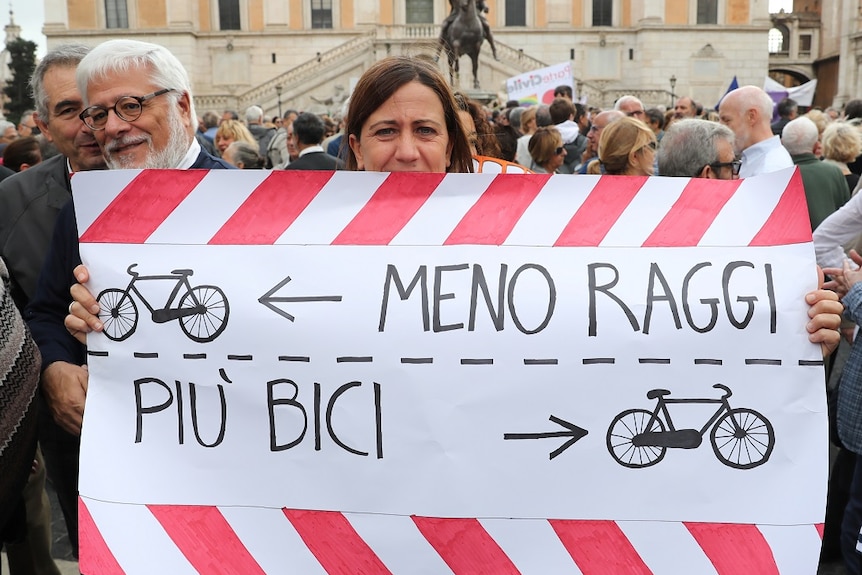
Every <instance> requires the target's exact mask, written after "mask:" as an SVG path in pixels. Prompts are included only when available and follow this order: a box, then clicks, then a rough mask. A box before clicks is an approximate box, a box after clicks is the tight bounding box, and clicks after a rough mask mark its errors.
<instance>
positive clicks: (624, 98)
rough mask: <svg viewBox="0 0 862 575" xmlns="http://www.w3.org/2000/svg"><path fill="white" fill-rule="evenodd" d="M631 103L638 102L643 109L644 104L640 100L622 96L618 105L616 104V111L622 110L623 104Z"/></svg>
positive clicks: (627, 95)
mask: <svg viewBox="0 0 862 575" xmlns="http://www.w3.org/2000/svg"><path fill="white" fill-rule="evenodd" d="M629 102H637V103H638V104H640V105H641V108H643V102H641V100H640V98H637V97H635V96H631V95H629V94H626V95H625V96H621V97H620V99H619V100H617V101H616V103H615V104H614V110H622V107H623V104H627V103H629Z"/></svg>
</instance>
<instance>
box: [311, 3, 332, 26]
mask: <svg viewBox="0 0 862 575" xmlns="http://www.w3.org/2000/svg"><path fill="white" fill-rule="evenodd" d="M311 27H312V28H332V0H311Z"/></svg>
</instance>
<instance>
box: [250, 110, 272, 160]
mask: <svg viewBox="0 0 862 575" xmlns="http://www.w3.org/2000/svg"><path fill="white" fill-rule="evenodd" d="M245 123H246V127H248V131H249V132H251V135H252V136H253V137H254V139H255V140H257V142H258V144H259V152H260V155H261V156H265V155H266V151H267V150H268V149H269V143H270V141H271V140H272V138H273V137H274V136H275V132H276V130H275V128H270V127H267V126H266V125H264V118H263V109H262V108H261V107H260V106H249V107H248V108H247V109H246V111H245Z"/></svg>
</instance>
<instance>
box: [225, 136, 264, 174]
mask: <svg viewBox="0 0 862 575" xmlns="http://www.w3.org/2000/svg"><path fill="white" fill-rule="evenodd" d="M222 159H223V160H224V161H225V162H227V163H228V164H230V165H232V166H236V167H237V168H239V169H240V170H257V169H261V168H263V164H264V160H263V157H261V155H260V154H259V153H258V148H257V147H255V145H254V144H249V143H248V142H233V143H232V144H231V145H229V146H228V147H227V148H225V151H224V154H222Z"/></svg>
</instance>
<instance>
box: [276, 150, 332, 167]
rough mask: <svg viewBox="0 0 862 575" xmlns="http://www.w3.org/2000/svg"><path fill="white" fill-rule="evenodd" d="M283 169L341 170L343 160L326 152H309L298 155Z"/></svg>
mask: <svg viewBox="0 0 862 575" xmlns="http://www.w3.org/2000/svg"><path fill="white" fill-rule="evenodd" d="M284 169H285V170H343V169H344V162H343V161H342V160H341V159H339V158H336V157H335V156H330V155H329V154H327V153H326V152H310V153H308V154H304V155H302V156H300V157H298V158H297V159H296V160H294V161H292V162H291V163H289V164H288V165H287V166H285V168H284Z"/></svg>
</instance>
